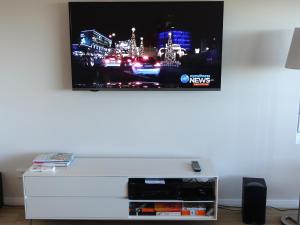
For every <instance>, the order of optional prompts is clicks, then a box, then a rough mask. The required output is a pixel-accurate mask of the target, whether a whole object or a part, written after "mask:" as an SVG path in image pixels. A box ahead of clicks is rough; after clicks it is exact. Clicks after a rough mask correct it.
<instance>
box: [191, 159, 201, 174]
mask: <svg viewBox="0 0 300 225" xmlns="http://www.w3.org/2000/svg"><path fill="white" fill-rule="evenodd" d="M192 168H193V170H194V171H195V172H200V171H201V167H200V165H199V162H198V161H192Z"/></svg>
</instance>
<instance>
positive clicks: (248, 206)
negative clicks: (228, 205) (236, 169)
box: [242, 177, 267, 224]
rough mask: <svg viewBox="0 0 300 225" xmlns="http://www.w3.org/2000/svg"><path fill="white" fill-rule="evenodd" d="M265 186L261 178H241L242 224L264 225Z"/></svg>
mask: <svg viewBox="0 0 300 225" xmlns="http://www.w3.org/2000/svg"><path fill="white" fill-rule="evenodd" d="M266 201H267V185H266V182H265V180H264V179H263V178H250V177H244V178H243V196H242V217H243V222H244V223H247V224H250V223H256V224H265V222H266Z"/></svg>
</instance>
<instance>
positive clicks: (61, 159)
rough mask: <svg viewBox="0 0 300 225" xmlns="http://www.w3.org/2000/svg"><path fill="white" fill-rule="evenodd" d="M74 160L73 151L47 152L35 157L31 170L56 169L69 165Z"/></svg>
mask: <svg viewBox="0 0 300 225" xmlns="http://www.w3.org/2000/svg"><path fill="white" fill-rule="evenodd" d="M73 160H74V154H73V153H47V154H41V155H38V156H37V157H35V159H34V160H33V161H32V167H31V171H38V172H43V171H55V168H56V167H68V166H70V165H71V163H72V161H73Z"/></svg>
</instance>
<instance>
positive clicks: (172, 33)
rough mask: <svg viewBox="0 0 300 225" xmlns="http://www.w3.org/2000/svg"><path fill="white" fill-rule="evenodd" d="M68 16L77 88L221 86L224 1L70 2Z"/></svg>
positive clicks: (73, 73)
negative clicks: (184, 9)
mask: <svg viewBox="0 0 300 225" xmlns="http://www.w3.org/2000/svg"><path fill="white" fill-rule="evenodd" d="M82 6H84V7H82ZM166 6H168V7H166ZM182 7H185V8H186V9H187V11H186V12H183V11H182ZM120 9H122V10H120ZM115 10H117V11H118V13H117V14H114V20H110V19H108V18H111V15H112V14H113V13H114V12H115ZM153 12H155V13H153ZM70 15H71V19H70V23H71V28H72V30H71V43H72V45H71V48H72V76H73V77H72V78H73V79H72V80H73V88H74V89H103V88H105V89H106V88H110V89H120V88H126V89H161V88H172V89H174V88H179V89H180V88H193V89H203V88H220V80H221V53H222V24H223V4H221V3H220V2H210V3H209V2H193V3H192V2H187V3H184V2H170V3H163V2H158V3H150V2H148V3H137V2H135V3H128V2H127V3H120V2H118V3H112V2H110V3H108V2H106V3H103V2H102V3H70ZM116 21H119V22H117V23H116ZM194 21H199V23H197V24H195V23H194Z"/></svg>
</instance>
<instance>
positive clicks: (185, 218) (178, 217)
mask: <svg viewBox="0 0 300 225" xmlns="http://www.w3.org/2000/svg"><path fill="white" fill-rule="evenodd" d="M128 218H129V219H132V220H176V219H178V220H216V219H217V218H216V217H214V216H128Z"/></svg>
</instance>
